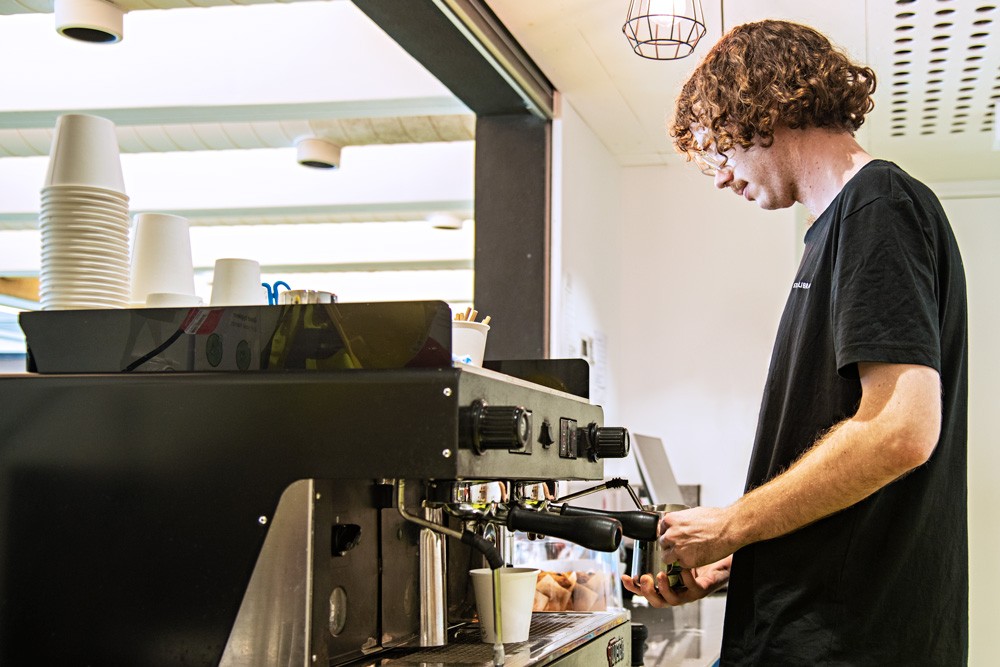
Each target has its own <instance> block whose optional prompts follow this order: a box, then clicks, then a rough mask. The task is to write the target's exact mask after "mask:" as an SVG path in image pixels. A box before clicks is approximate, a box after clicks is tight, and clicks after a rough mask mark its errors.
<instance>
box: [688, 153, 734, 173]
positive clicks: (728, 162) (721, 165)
mask: <svg viewBox="0 0 1000 667" xmlns="http://www.w3.org/2000/svg"><path fill="white" fill-rule="evenodd" d="M691 159H693V160H694V163H695V164H696V165H698V168H699V169H701V173H703V174H705V175H706V176H715V175H716V174H717V173H718V172H719V170H720V169H732V167H733V161H732V158H731V157H729V156H727V155H726V154H724V153H716V152H715V151H691Z"/></svg>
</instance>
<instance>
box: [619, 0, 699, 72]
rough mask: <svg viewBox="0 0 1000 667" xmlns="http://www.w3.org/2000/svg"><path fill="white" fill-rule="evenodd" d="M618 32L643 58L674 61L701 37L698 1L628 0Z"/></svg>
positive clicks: (695, 44)
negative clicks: (623, 20)
mask: <svg viewBox="0 0 1000 667" xmlns="http://www.w3.org/2000/svg"><path fill="white" fill-rule="evenodd" d="M622 32H624V33H625V37H626V38H627V39H628V42H629V44H630V45H631V46H632V50H633V51H635V52H636V54H638V55H640V56H642V57H643V58H649V59H650V60H677V59H678V58H684V57H685V56H688V55H691V52H692V51H694V47H696V46H697V45H698V42H699V40H701V38H702V37H704V36H705V32H706V28H705V12H704V10H702V8H701V0H629V3H628V16H627V17H626V19H625V25H623V26H622Z"/></svg>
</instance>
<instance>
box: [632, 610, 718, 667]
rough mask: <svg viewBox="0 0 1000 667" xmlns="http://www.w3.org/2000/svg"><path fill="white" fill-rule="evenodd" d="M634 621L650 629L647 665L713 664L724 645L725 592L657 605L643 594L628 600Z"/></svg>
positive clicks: (701, 666) (706, 666) (683, 666)
mask: <svg viewBox="0 0 1000 667" xmlns="http://www.w3.org/2000/svg"><path fill="white" fill-rule="evenodd" d="M626 607H627V608H628V609H629V610H630V611H631V613H632V622H633V623H642V624H644V625H645V626H646V628H647V629H648V630H649V637H648V639H647V640H646V652H645V654H644V659H645V664H646V667H712V666H713V665H715V664H716V661H717V660H718V659H719V653H720V650H721V647H722V620H723V616H724V614H725V609H726V594H725V593H724V592H722V593H716V594H714V595H710V596H708V597H706V598H704V599H702V600H699V601H697V602H693V603H691V604H688V605H684V606H682V607H667V608H664V609H656V608H654V607H650V606H648V604H646V601H645V600H644V599H643V598H638V597H637V598H633V599H632V600H631V601H630V602H627V603H626Z"/></svg>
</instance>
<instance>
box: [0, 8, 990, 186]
mask: <svg viewBox="0 0 1000 667" xmlns="http://www.w3.org/2000/svg"><path fill="white" fill-rule="evenodd" d="M687 1H688V2H690V1H691V0H687ZM52 2H53V0H0V30H2V29H3V27H4V24H7V25H11V24H12V23H11V22H12V21H16V20H17V17H16V16H14V15H17V14H26V13H48V12H51V11H52ZM486 2H487V4H488V5H489V7H490V8H491V9H492V10H493V11H494V12H495V13H496V14H497V16H498V17H499V18H500V19H501V21H503V23H504V24H505V25H506V26H507V27H508V28H509V30H510V31H511V32H512V34H513V35H514V36H515V38H516V39H517V40H518V41H519V42H520V43H521V45H522V46H523V47H524V48H525V50H526V51H527V52H528V54H529V55H530V56H531V57H532V58H533V59H534V60H535V62H536V63H537V64H538V65H539V67H540V68H541V70H542V71H543V72H544V73H545V74H546V75H547V76H548V77H549V78H550V80H551V81H552V82H553V84H554V85H555V87H556V88H557V89H558V90H559V91H560V93H561V95H562V96H563V98H564V99H565V100H566V101H568V102H569V103H570V104H572V105H573V107H574V108H575V109H576V110H577V112H578V113H579V114H580V115H581V116H582V117H583V118H584V120H585V121H586V122H587V123H588V124H589V125H590V127H591V128H592V129H593V130H594V131H595V133H596V134H597V135H598V136H599V137H600V138H601V140H602V141H603V142H604V143H605V145H606V146H607V147H608V149H609V150H610V151H611V152H612V153H613V154H614V155H615V156H616V157H617V158H618V160H619V161H620V163H621V164H623V165H650V164H670V163H672V162H674V161H675V160H676V156H675V155H674V151H673V149H672V147H671V145H670V142H669V141H668V139H667V137H666V133H665V131H664V126H665V121H666V118H667V116H668V115H669V113H670V112H671V110H672V105H673V100H674V97H675V96H676V94H677V92H678V89H679V87H680V85H681V83H682V82H683V80H684V79H685V78H686V76H687V75H688V74H689V72H690V71H691V70H692V68H693V67H694V66H695V65H696V64H697V61H698V59H700V58H701V57H702V56H703V55H704V53H705V52H706V51H707V50H708V48H709V47H710V46H711V44H712V43H714V42H715V41H716V40H717V39H718V38H719V36H720V35H721V33H722V30H723V28H728V27H732V26H733V25H735V24H737V23H742V22H745V21H752V20H759V19H763V18H784V19H790V20H795V21H801V22H803V23H807V24H809V25H812V26H814V27H816V28H818V29H820V30H821V31H823V32H825V33H826V34H828V35H829V36H830V37H831V38H832V40H833V41H834V42H835V43H837V44H839V45H841V46H842V47H844V48H845V49H846V50H847V51H848V52H849V53H850V54H851V55H852V56H853V57H855V58H856V59H858V60H861V61H863V62H865V63H867V64H869V65H871V66H872V67H874V68H875V70H876V72H877V73H878V75H879V77H880V85H879V88H878V91H877V92H876V109H875V111H874V112H873V113H872V114H871V116H870V118H869V121H868V122H867V123H866V124H865V125H864V127H863V128H862V130H861V132H860V134H859V136H860V139H861V140H862V142H863V143H864V144H865V145H866V147H868V148H869V150H871V151H873V152H874V153H876V154H878V155H879V156H880V157H886V158H888V159H894V160H896V161H898V162H900V163H901V164H903V165H904V166H905V167H906V168H908V169H909V170H910V171H912V172H913V173H915V174H916V175H918V176H920V177H922V178H924V179H926V180H930V181H949V180H979V179H994V178H998V177H1000V151H996V150H993V147H992V144H993V123H994V119H995V113H996V112H995V109H996V105H997V101H998V99H1000V10H998V8H997V5H998V0H842V1H840V2H801V1H799V0H729V1H728V3H725V0H705V1H704V2H703V3H702V6H703V11H704V15H705V19H706V23H707V24H708V33H707V35H706V36H705V37H704V38H703V39H702V42H701V43H700V44H699V45H698V47H697V49H696V50H695V52H694V54H693V55H692V56H690V57H688V58H685V59H682V60H677V61H651V60H647V59H644V58H640V57H639V56H637V55H635V54H634V53H633V52H632V51H631V49H630V48H629V45H628V43H627V41H626V39H625V36H624V35H623V34H622V24H623V23H624V20H625V14H626V10H627V7H628V0H545V1H544V2H538V0H486ZM117 4H119V5H120V6H122V7H123V8H124V9H126V10H129V12H130V13H129V14H127V15H126V17H125V35H126V36H125V39H124V40H123V42H122V43H121V44H115V45H86V48H88V49H90V53H93V52H100V60H94V56H92V55H90V53H88V55H87V57H86V58H82V57H77V56H76V55H74V54H73V53H72V52H70V51H69V49H70V48H72V47H71V45H72V42H71V41H70V40H65V39H63V38H60V37H57V36H56V35H55V32H54V30H52V31H51V33H50V34H49V36H48V38H47V39H48V40H51V42H48V43H45V44H40V45H38V46H37V48H36V49H32V51H35V52H36V54H37V57H33V58H32V59H31V60H30V61H28V62H26V63H24V65H23V66H22V67H19V68H5V70H6V71H5V77H6V78H7V79H9V80H8V81H7V82H6V84H5V93H6V94H7V96H8V103H7V104H0V156H2V155H8V156H23V155H45V154H46V153H47V150H48V141H49V138H50V129H49V128H51V127H52V125H53V124H54V118H55V116H56V115H58V113H60V112H62V111H65V110H72V109H80V108H81V107H82V108H84V109H87V108H88V105H87V104H86V102H87V100H88V99H95V98H97V99H103V100H105V103H104V104H103V105H96V108H97V110H98V111H100V110H102V108H103V109H104V111H105V112H106V114H107V115H109V116H112V117H113V119H114V120H115V121H116V123H117V124H118V125H119V127H121V128H122V129H121V132H120V134H121V135H122V145H123V150H125V151H149V150H151V151H174V150H204V149H210V150H222V149H231V148H237V149H251V148H263V147H274V146H280V145H287V144H290V143H291V142H292V141H293V140H294V138H295V137H296V136H302V135H305V134H309V133H315V134H317V135H319V136H329V138H331V139H332V140H334V141H335V142H336V143H346V144H350V145H361V144H367V143H394V142H400V141H403V142H409V141H417V142H422V141H433V140H438V141H441V140H443V141H453V140H457V141H461V140H468V139H470V138H471V136H472V133H473V127H472V119H471V116H469V115H468V114H467V110H466V109H464V107H463V105H461V104H460V103H459V102H457V100H455V99H454V98H453V97H450V96H449V95H448V93H447V91H446V90H444V89H443V87H440V86H439V87H438V89H433V88H427V87H426V85H427V84H426V83H424V81H425V79H426V78H427V76H426V72H422V71H420V69H421V68H419V66H415V63H414V62H406V61H407V58H408V57H407V56H406V54H405V53H402V51H401V49H398V48H397V49H395V51H398V53H393V52H390V51H391V50H390V49H387V48H386V47H385V46H384V44H383V43H384V41H385V37H384V35H382V34H381V33H380V31H378V29H377V28H376V27H375V26H374V25H373V24H371V22H370V21H368V20H367V19H366V18H365V17H363V16H362V15H361V13H360V12H358V11H357V10H355V9H354V8H353V6H351V5H350V3H347V2H342V1H335V2H321V3H302V2H296V3H294V5H289V4H285V5H283V6H282V7H278V6H276V5H273V6H275V10H274V11H280V12H284V13H289V14H295V13H296V12H299V13H300V14H299V15H301V16H303V17H304V18H302V19H298V21H299V23H298V25H299V26H301V28H297V29H292V30H289V29H287V28H286V29H284V30H282V29H281V28H280V27H279V28H278V29H275V30H273V31H270V32H267V33H262V34H253V33H247V32H246V31H245V29H244V28H242V27H241V26H240V25H239V24H236V23H235V22H234V25H235V29H234V30H232V32H231V34H225V32H226V31H224V30H219V29H218V27H217V26H218V21H219V18H218V15H217V14H215V13H214V12H219V11H220V9H218V8H216V9H209V10H193V11H194V12H195V13H196V14H198V17H197V18H191V16H190V11H192V10H188V11H187V12H185V11H178V12H175V11H169V12H162V11H151V12H150V11H142V10H148V9H159V8H178V7H187V8H191V7H210V6H216V5H232V4H263V3H256V2H253V1H251V2H246V0H241V2H239V3H236V2H234V1H233V0H197V1H196V2H195V1H191V0H118V1H117ZM306 5H312V6H314V7H315V6H319V5H325V6H327V7H331V8H332V9H333V11H334V12H335V13H332V14H330V13H328V14H327V15H326V16H329V17H330V19H329V21H335V22H336V23H337V25H338V26H341V25H342V24H344V23H345V22H347V23H349V25H350V30H338V31H337V33H336V34H337V35H338V36H339V35H345V34H346V35H350V38H349V39H350V42H349V43H347V44H344V45H341V44H339V43H333V42H338V40H340V39H342V38H339V37H338V38H336V39H334V38H332V37H331V38H329V39H328V40H327V41H329V42H331V43H330V44H323V45H322V50H319V47H317V44H316V43H317V42H323V41H324V39H323V34H324V33H323V32H322V29H321V30H317V25H312V24H321V23H323V21H324V19H319V18H317V19H311V18H309V17H310V16H319V15H317V14H312V15H310V14H308V13H303V12H309V11H315V10H309V9H307V8H306V7H305V6H306ZM231 9H235V10H237V11H239V8H231ZM231 9H221V11H222V12H225V11H231ZM3 15H8V16H3ZM154 16H155V18H153V17H154ZM46 20H51V19H46ZM152 22H155V23H156V24H157V25H159V26H160V27H161V30H158V31H152V30H151V29H150V24H151V23H152ZM170 22H172V23H173V24H174V25H176V26H177V28H176V30H174V31H170V30H163V29H162V27H163V26H164V25H166V24H168V23H170ZM307 24H308V25H307ZM326 27H327V26H324V27H323V29H326ZM220 33H223V34H220ZM177 34H183V39H182V40H179V39H177V38H176V35H177ZM11 39H12V36H10V35H8V36H7V37H6V41H7V42H8V48H14V47H13V46H12V45H11V44H9V42H10V41H11ZM153 40H160V41H159V42H156V44H155V46H154V47H151V48H155V49H156V53H159V54H162V57H160V58H159V60H162V61H163V62H162V63H160V64H156V63H154V62H152V60H151V57H150V56H149V55H148V53H149V52H148V51H147V52H146V53H143V52H138V51H131V52H129V50H130V49H137V48H142V45H143V44H144V43H152V41H153ZM137 43H138V46H137ZM204 43H208V44H214V49H213V48H209V49H208V50H205V47H204V46H202V45H203V44H204ZM375 44H381V46H378V47H377V48H378V49H379V51H380V57H379V60H384V61H385V62H386V63H387V64H386V65H384V66H383V67H382V68H381V69H374V70H373V69H371V68H372V67H374V66H375V65H373V63H371V62H369V61H370V60H372V59H371V58H370V57H368V56H367V55H366V54H367V51H366V49H371V48H372V47H373V45H375ZM22 46H25V45H22ZM338 49H339V50H338ZM935 49H943V51H941V52H935V51H934V50H935ZM22 50H23V49H22ZM282 51H285V52H288V55H284V54H283V55H281V56H277V55H273V54H279V53H281V52H282ZM905 51H909V53H905ZM203 54H207V55H203ZM261 54H264V55H266V56H268V57H269V58H270V60H266V59H263V58H262V57H261ZM7 55H8V56H10V57H11V58H13V57H14V56H15V55H16V54H15V53H13V52H11V53H9V54H7ZM386 56H387V57H386ZM5 60H7V62H11V59H8V58H5ZM227 60H229V61H235V62H245V65H246V67H245V69H246V70H247V74H246V75H244V76H243V77H240V79H239V80H233V79H232V77H230V78H229V80H224V81H223V80H212V78H211V77H210V76H207V75H206V74H205V72H212V71H213V70H215V69H218V65H219V64H221V63H223V62H225V61H227ZM410 60H412V59H410ZM295 62H298V63H300V67H301V68H303V69H306V68H307V69H308V71H310V72H315V74H314V75H312V76H308V75H307V76H304V77H303V76H290V75H289V72H288V70H287V67H288V65H289V63H295ZM89 63H96V64H97V65H98V67H96V68H93V67H92V71H93V70H100V71H99V73H96V74H92V73H88V71H87V70H86V69H83V68H84V67H85V66H86V65H88V64H89ZM129 63H131V64H129ZM137 63H138V64H137ZM390 66H391V68H392V69H393V70H394V71H395V72H396V73H397V74H396V75H395V76H393V75H390V74H388V71H389V70H390ZM137 67H138V68H143V69H137ZM283 67H284V68H285V69H283ZM171 70H172V71H174V72H176V71H181V70H183V71H187V72H189V73H190V78H192V79H193V80H195V81H196V82H198V83H196V84H186V87H185V86H181V87H177V86H176V85H175V84H172V83H171V79H172V76H171ZM219 71H224V70H219ZM139 72H145V75H143V74H140V73H139ZM400 72H402V74H401V75H400V74H399V73H400ZM352 74H353V75H354V79H355V80H351V76H352ZM178 78H179V79H181V80H183V79H184V78H186V77H178ZM90 79H93V81H90ZM144 79H145V80H144ZM362 80H364V81H367V82H368V83H367V84H365V83H362V82H361V81H362ZM381 81H386V82H390V85H388V86H383V87H382V89H378V85H377V84H378V82H381ZM413 82H417V84H414V83H413ZM88 83H90V84H91V85H90V86H89V90H88V86H87V84H88ZM421 83H423V84H424V86H425V87H424V88H423V89H420V88H419V84H421ZM365 85H368V86H370V88H371V89H364V86H365ZM414 85H417V88H416V89H414ZM171 86H173V87H171ZM310 86H313V87H314V88H315V90H310ZM351 86H354V89H357V88H358V87H359V86H360V87H361V88H362V92H361V93H355V94H351V93H347V94H345V93H344V91H345V90H351V89H352V88H351ZM393 89H395V90H396V91H397V93H398V94H397V95H393V92H392V90H393ZM420 90H423V91H424V92H426V91H427V90H431V91H432V93H430V94H425V95H420V94H419V91H420ZM26 93H30V94H26ZM18 105H20V106H18ZM94 107H95V105H93V104H91V105H90V108H91V109H93V108H94ZM376 119H377V120H376ZM956 121H957V122H956Z"/></svg>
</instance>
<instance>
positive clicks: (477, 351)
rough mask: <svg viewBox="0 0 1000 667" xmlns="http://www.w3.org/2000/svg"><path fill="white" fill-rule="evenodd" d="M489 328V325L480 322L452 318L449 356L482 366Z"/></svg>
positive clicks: (455, 359)
mask: <svg viewBox="0 0 1000 667" xmlns="http://www.w3.org/2000/svg"><path fill="white" fill-rule="evenodd" d="M489 330H490V325H488V324H483V323H482V322H466V321H463V320H452V322H451V358H452V359H453V360H454V361H461V362H462V363H466V364H471V365H473V366H482V365H483V355H484V354H485V353H486V334H487V333H489Z"/></svg>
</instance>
